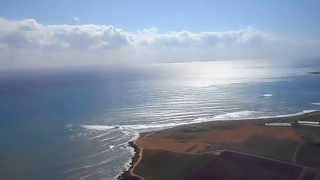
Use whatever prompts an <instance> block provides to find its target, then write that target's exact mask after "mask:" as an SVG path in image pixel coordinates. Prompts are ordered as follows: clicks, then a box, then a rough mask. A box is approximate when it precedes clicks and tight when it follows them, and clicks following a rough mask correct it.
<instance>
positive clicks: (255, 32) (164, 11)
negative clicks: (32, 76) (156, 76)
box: [0, 0, 320, 65]
mask: <svg viewBox="0 0 320 180" xmlns="http://www.w3.org/2000/svg"><path fill="white" fill-rule="evenodd" d="M0 4H1V6H0V18H2V24H1V21H0V31H1V30H2V32H3V33H2V34H3V36H4V37H2V38H1V37H0V50H1V51H5V52H3V53H2V56H0V60H1V59H3V60H2V61H6V63H2V64H6V65H10V64H11V63H10V61H11V62H12V61H13V60H10V61H9V60H8V59H14V61H13V62H16V64H19V63H20V62H21V60H20V59H21V57H26V56H27V57H29V59H38V58H41V57H42V58H43V56H44V55H42V54H41V53H40V52H36V51H35V47H38V48H39V47H41V48H44V49H45V50H46V51H48V52H46V53H49V54H50V55H51V56H50V58H52V57H53V55H55V56H58V55H59V56H58V57H59V58H60V59H64V61H70V60H68V59H74V58H78V56H79V57H83V56H82V55H81V52H83V51H84V49H83V47H85V50H86V51H88V52H89V51H90V52H91V51H93V50H92V49H94V51H96V50H97V49H99V48H100V47H104V49H101V48H100V50H99V52H91V53H92V54H99V53H100V55H101V56H102V55H103V56H106V57H107V58H106V59H107V60H99V62H101V61H111V60H110V59H117V61H119V60H118V59H121V61H125V60H124V59H130V60H131V59H132V57H130V58H129V57H128V56H125V54H128V53H131V54H134V55H135V59H141V57H147V58H149V59H153V60H155V61H158V60H160V59H162V60H164V61H167V60H168V59H172V58H174V59H183V58H185V57H191V59H192V60H195V59H196V57H199V58H200V59H217V58H220V59H224V58H225V59H230V58H239V59H241V58H260V59H261V58H264V59H276V58H277V59H279V58H280V59H281V58H282V59H283V58H287V59H288V58H291V59H292V58H294V59H299V58H300V59H302V58H313V59H314V58H315V57H317V56H318V54H317V53H316V52H317V48H318V47H319V46H318V45H319V44H320V40H319V38H318V37H319V36H320V23H318V21H319V19H320V11H319V7H320V1H318V0H305V1H302V0H281V1H279V0H268V1H267V0H266V1H263V0H261V1H258V0H256V1H253V0H241V1H235V0H234V1H231V0H223V1H222V0H221V1H215V0H199V1H191V0H184V1H182V0H176V1H172V0H162V1H153V0H136V1H133V0H127V1H124V0H90V1H89V0H55V1H49V0H32V1H31V0H23V1H21V0H2V1H1V2H0ZM0 20H1V19H0ZM87 24H92V25H93V26H94V27H93V26H90V27H88V26H86V25H87ZM53 25H57V26H54V27H53ZM63 25H68V26H63ZM25 26H28V28H27V29H28V30H26V27H25ZM141 32H142V33H141ZM46 35H47V36H46ZM231 41H232V42H231ZM53 46H54V47H55V48H52V47H53ZM204 46H205V47H206V48H208V49H207V50H203V47H204ZM1 47H2V49H1ZM57 47H59V48H60V49H59V48H57ZM79 47H82V49H81V50H79ZM97 47H99V48H97ZM106 47H107V48H106ZM275 47H276V48H275ZM4 48H5V49H6V50H3V49H4ZM48 49H49V50H48ZM52 49H54V50H52ZM200 49H201V50H200ZM228 50H230V51H228ZM9 51H11V52H9ZM12 51H14V52H16V53H15V54H23V55H21V57H18V55H15V57H10V56H9V55H10V53H11V54H12ZM88 52H86V53H87V54H88ZM187 52H193V53H192V54H188V55H184V56H183V55H182V54H186V53H187ZM213 52H214V53H213ZM289 52H295V54H292V55H291V56H290V57H287V55H284V54H288V53H289ZM62 54H63V55H62ZM71 54H72V55H71ZM75 54H76V56H75ZM163 54H168V56H164V55H163ZM230 54H231V55H230ZM36 55H37V57H35V56H36ZM60 56H63V58H62V57H60ZM193 56H194V57H193ZM309 56H310V57H309ZM87 58H90V59H99V58H98V57H94V56H92V57H91V56H90V57H87ZM27 59H28V58H27ZM100 59H101V58H100ZM83 61H86V60H83ZM97 61H98V60H97ZM30 62H31V60H30ZM70 62H71V61H70ZM28 63H29V62H28ZM71 63H73V62H71ZM31 64H33V63H31Z"/></svg>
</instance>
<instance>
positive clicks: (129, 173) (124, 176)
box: [117, 140, 142, 180]
mask: <svg viewBox="0 0 320 180" xmlns="http://www.w3.org/2000/svg"><path fill="white" fill-rule="evenodd" d="M135 141H136V140H132V141H130V142H129V143H128V145H129V147H131V148H133V149H134V155H133V157H132V158H131V162H130V167H129V169H128V170H126V171H124V172H122V173H121V174H120V175H119V176H118V177H117V180H142V179H141V178H142V177H140V176H137V175H135V174H134V173H133V170H134V167H135V166H136V165H137V164H138V163H139V161H140V159H141V158H142V149H140V147H139V146H138V145H137V144H135Z"/></svg>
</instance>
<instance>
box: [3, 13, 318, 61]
mask: <svg viewBox="0 0 320 180" xmlns="http://www.w3.org/2000/svg"><path fill="white" fill-rule="evenodd" d="M74 20H75V21H78V20H79V21H80V19H79V18H76V17H74ZM318 47H319V43H318V42H312V43H310V42H298V43H297V42H295V41H293V40H287V39H284V38H279V37H276V36H275V35H273V34H270V33H267V32H264V31H262V30H259V29H256V28H252V27H248V28H244V29H240V30H236V31H225V32H197V33H195V32H190V31H179V32H164V33H160V32H159V31H158V30H157V29H156V28H150V29H144V30H140V31H135V32H130V31H126V30H123V29H120V28H116V27H114V26H111V25H93V24H87V25H43V24H40V23H38V22H37V21H36V20H34V19H25V20H19V21H14V20H8V19H4V18H0V53H1V54H0V65H6V66H25V65H30V66H35V65H44V66H46V65H49V66H50V65H73V64H84V65H85V64H108V63H119V62H124V63H128V62H130V63H139V62H159V61H173V62H177V61H197V60H215V59H272V58H278V59H279V58H284V57H286V58H302V57H303V58H305V57H317V56H318V55H319V54H318V51H317V50H316V49H317V48H318Z"/></svg>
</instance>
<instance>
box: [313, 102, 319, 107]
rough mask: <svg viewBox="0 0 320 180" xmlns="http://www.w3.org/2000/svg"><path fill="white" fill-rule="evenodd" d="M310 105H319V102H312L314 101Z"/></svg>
mask: <svg viewBox="0 0 320 180" xmlns="http://www.w3.org/2000/svg"><path fill="white" fill-rule="evenodd" d="M311 104H312V105H315V106H320V102H314V103H311Z"/></svg>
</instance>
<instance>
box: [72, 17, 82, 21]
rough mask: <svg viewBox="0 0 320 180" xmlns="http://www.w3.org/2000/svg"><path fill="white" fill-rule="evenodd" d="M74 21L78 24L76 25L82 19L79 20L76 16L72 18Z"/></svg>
mask: <svg viewBox="0 0 320 180" xmlns="http://www.w3.org/2000/svg"><path fill="white" fill-rule="evenodd" d="M72 20H73V21H74V22H76V23H79V22H80V18H79V17H76V16H74V17H73V18H72Z"/></svg>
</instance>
